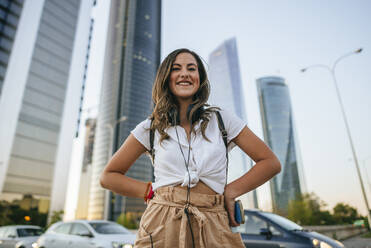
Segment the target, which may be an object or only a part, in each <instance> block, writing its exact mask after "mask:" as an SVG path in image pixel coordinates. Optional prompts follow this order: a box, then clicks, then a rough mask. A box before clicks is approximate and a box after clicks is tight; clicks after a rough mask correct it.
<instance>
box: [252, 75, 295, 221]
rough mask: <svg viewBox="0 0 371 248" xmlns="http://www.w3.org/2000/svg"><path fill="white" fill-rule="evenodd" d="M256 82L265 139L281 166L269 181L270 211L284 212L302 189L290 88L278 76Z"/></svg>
mask: <svg viewBox="0 0 371 248" xmlns="http://www.w3.org/2000/svg"><path fill="white" fill-rule="evenodd" d="M256 82H257V89H258V94H259V103H260V112H261V118H262V123H263V132H264V139H265V142H267V144H268V145H269V147H270V148H271V149H272V151H273V152H274V153H275V154H276V156H277V157H278V159H279V160H280V162H281V165H282V171H281V173H279V174H278V175H277V176H275V177H274V178H273V179H272V180H271V181H270V187H271V195H272V204H273V211H275V212H278V213H282V214H286V213H287V207H288V203H289V201H290V200H293V199H296V197H297V196H298V194H301V192H302V188H301V186H300V180H299V178H300V175H299V173H301V171H299V165H298V160H297V151H296V149H295V142H296V137H295V133H294V125H293V116H292V110H291V102H290V94H289V89H288V87H287V85H286V84H285V80H284V79H283V78H281V77H275V76H272V77H262V78H259V79H257V80H256Z"/></svg>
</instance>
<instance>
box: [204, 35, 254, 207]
mask: <svg viewBox="0 0 371 248" xmlns="http://www.w3.org/2000/svg"><path fill="white" fill-rule="evenodd" d="M208 76H209V80H210V84H211V92H210V98H209V102H210V103H211V104H212V105H216V106H219V107H221V108H222V109H225V110H228V111H232V112H233V113H234V114H236V115H237V116H238V117H239V118H241V119H242V120H244V121H245V122H246V123H247V119H246V110H245V100H244V94H243V88H242V80H241V73H240V66H239V61H238V50H237V42H236V39H235V38H232V39H229V40H227V41H225V42H223V43H222V44H221V45H220V46H219V47H217V48H216V49H215V50H214V51H213V52H212V53H211V54H210V56H209V73H208ZM250 167H251V159H250V158H248V157H247V156H246V154H245V153H244V152H242V151H241V150H240V149H239V148H238V147H236V148H234V149H233V150H232V151H231V152H230V156H229V168H228V169H229V173H228V174H229V175H228V181H229V182H230V181H233V180H234V179H236V178H238V177H240V176H241V175H243V174H244V173H246V172H247V170H248V169H250ZM242 199H243V200H244V207H245V208H248V207H249V208H252V207H257V197H256V192H255V191H253V193H252V194H250V193H248V194H247V195H245V196H243V197H242Z"/></svg>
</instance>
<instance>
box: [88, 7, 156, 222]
mask: <svg viewBox="0 0 371 248" xmlns="http://www.w3.org/2000/svg"><path fill="white" fill-rule="evenodd" d="M160 30H161V1H160V0H154V1H152V0H137V1H112V2H111V7H110V20H109V27H108V38H107V44H106V55H105V56H106V57H105V65H104V71H103V82H102V90H101V98H100V106H99V113H98V120H97V130H96V140H95V144H94V152H93V172H92V185H91V193H90V200H89V211H88V219H103V218H104V219H112V220H116V219H117V217H118V216H119V215H120V214H121V213H122V212H142V211H143V210H144V209H145V205H144V203H143V199H134V198H127V197H123V196H120V195H114V194H112V193H109V191H107V190H103V189H102V188H101V187H100V185H99V177H100V175H101V173H102V170H103V168H104V166H105V165H106V163H107V161H108V159H109V157H110V156H111V155H112V153H113V152H114V151H116V150H117V149H118V148H119V147H120V145H121V144H122V142H123V141H124V140H125V139H126V138H127V136H128V135H129V133H130V131H131V130H132V129H133V128H134V127H135V126H136V125H137V124H138V123H139V122H141V121H143V120H144V119H145V118H147V117H148V116H149V114H150V113H151V93H152V85H153V82H154V79H155V75H156V71H157V68H158V65H159V62H160V39H161V32H160ZM111 148H112V149H111ZM152 174H153V172H152V165H151V163H150V160H149V159H148V158H147V157H145V156H142V157H140V158H139V159H138V160H137V161H136V162H135V163H134V164H133V165H132V167H131V168H130V170H129V171H128V172H127V175H128V176H130V177H133V178H136V179H139V180H143V181H150V180H152Z"/></svg>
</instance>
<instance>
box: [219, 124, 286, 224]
mask: <svg viewBox="0 0 371 248" xmlns="http://www.w3.org/2000/svg"><path fill="white" fill-rule="evenodd" d="M232 141H233V142H234V143H235V144H236V145H238V146H239V147H240V148H241V149H242V150H243V151H244V152H245V153H246V154H247V155H249V157H250V158H251V159H253V160H254V161H255V162H256V164H255V166H253V167H252V168H251V169H250V170H249V171H248V172H247V173H246V174H244V175H243V176H241V177H240V178H238V179H236V180H235V181H233V182H231V183H229V184H228V185H227V186H226V188H225V192H224V196H225V203H226V208H227V210H228V213H229V219H230V221H231V223H230V224H231V226H238V225H239V224H238V223H237V222H236V221H235V219H234V199H235V198H236V197H239V196H240V195H243V194H245V193H247V192H249V191H251V190H253V189H255V188H257V187H259V186H260V185H262V184H264V183H265V182H266V181H268V180H269V179H271V178H272V177H273V176H274V175H276V174H277V173H279V172H280V171H281V164H280V162H279V160H278V158H277V157H276V155H274V153H273V152H272V151H271V149H269V147H268V146H267V145H266V144H265V143H264V142H263V141H262V140H261V139H259V138H258V137H257V136H256V135H255V134H254V133H253V132H252V131H251V130H250V129H249V128H248V127H244V128H243V129H242V131H241V132H240V133H239V134H238V135H237V137H236V138H234V139H233V140H232Z"/></svg>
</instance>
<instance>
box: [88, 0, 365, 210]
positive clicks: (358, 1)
mask: <svg viewBox="0 0 371 248" xmlns="http://www.w3.org/2000/svg"><path fill="white" fill-rule="evenodd" d="M108 2H109V1H98V6H97V8H96V9H95V13H94V15H95V16H96V22H95V29H96V30H95V32H96V33H95V34H94V36H93V45H92V49H93V50H94V51H93V50H92V56H91V60H94V61H93V62H91V63H90V64H89V71H90V74H89V75H88V83H87V90H86V92H87V95H86V99H85V105H84V107H85V108H88V107H91V106H95V105H96V104H98V100H99V88H100V83H101V75H100V73H101V67H102V62H103V57H102V56H103V54H104V46H103V45H104V37H105V32H106V31H105V27H106V25H107V11H108ZM299 3H300V4H299ZM370 10H371V1H368V0H354V1H345V0H326V1H323V0H303V1H294V0H280V1H276V0H260V1H258V0H256V1H245V0H231V1H222V0H203V1H199V0H187V1H181V0H163V2H162V41H161V43H162V49H161V52H162V55H161V57H162V58H164V57H165V56H166V55H167V54H168V53H169V52H171V51H172V50H174V49H177V48H180V47H187V48H190V49H192V50H194V51H195V52H197V53H198V54H200V55H201V56H202V57H203V58H204V59H205V60H206V61H208V56H209V54H210V53H211V52H212V51H213V50H214V49H215V48H216V47H217V46H219V45H220V44H221V43H222V42H223V41H225V40H227V39H229V38H231V37H236V39H237V46H238V51H239V61H240V68H241V76H242V82H243V87H244V95H245V102H246V110H247V113H246V114H247V118H248V123H249V127H250V128H251V129H252V130H253V131H254V132H255V133H256V134H257V135H258V136H260V137H261V138H263V135H262V129H261V118H260V111H259V105H258V99H257V91H256V82H255V80H256V79H257V78H259V77H262V76H268V75H277V76H281V77H284V78H285V79H286V82H287V84H288V86H289V89H290V93H291V101H292V107H293V112H294V118H295V126H296V131H297V134H298V142H299V146H300V154H301V161H302V164H303V169H304V174H305V179H306V185H307V190H308V191H309V192H314V193H316V194H317V195H318V196H319V197H320V198H321V199H322V200H324V201H325V202H326V203H327V204H328V205H329V208H332V207H333V206H334V205H335V204H336V203H338V202H346V203H348V204H350V205H352V206H354V207H357V208H358V209H359V210H361V212H362V213H363V214H365V213H366V210H365V209H366V208H365V204H364V200H363V197H362V194H361V189H360V185H359V180H358V177H357V174H356V169H355V165H354V160H353V159H352V153H351V150H350V145H349V139H348V137H347V135H346V131H345V125H344V120H343V118H342V114H341V111H340V107H339V102H338V99H337V97H336V93H335V88H334V84H333V81H332V77H331V74H330V73H329V72H328V71H326V70H324V69H321V68H313V69H312V70H308V71H307V72H306V73H301V72H300V69H301V68H303V67H307V66H309V65H313V64H324V65H329V66H332V64H333V62H334V61H335V60H336V59H337V58H339V57H340V56H342V55H344V54H345V53H348V52H351V51H353V50H356V49H358V48H360V47H362V48H364V51H363V52H362V53H360V54H357V55H352V56H350V57H347V58H345V59H344V60H342V61H341V62H340V63H339V64H338V66H337V68H336V77H337V79H338V86H339V89H340V92H341V97H342V100H343V103H344V106H345V112H346V116H347V119H348V121H349V125H350V129H351V135H352V138H353V141H354V145H355V149H356V153H357V158H358V160H359V165H360V168H361V170H362V174H363V179H364V180H365V181H364V183H365V188H366V192H367V194H368V197H369V199H370V201H371V185H370V181H369V178H371V148H370V147H371V97H370V96H371V79H370V73H369V69H370V68H371V32H370V23H371V15H370ZM99 58H101V59H99ZM93 71H94V72H93ZM212 83H213V82H211V85H212ZM91 115H94V114H91ZM231 166H232V165H231ZM366 168H367V169H366ZM366 172H368V175H367V174H366ZM258 192H259V196H260V204H261V206H262V207H263V208H266V207H267V205H268V204H269V197H267V194H266V192H267V185H264V186H263V187H261V188H260V189H259V191H258Z"/></svg>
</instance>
